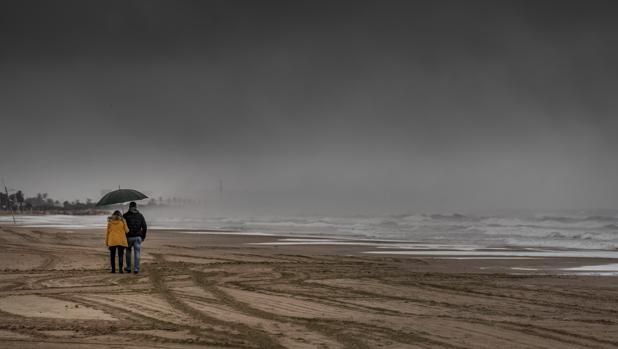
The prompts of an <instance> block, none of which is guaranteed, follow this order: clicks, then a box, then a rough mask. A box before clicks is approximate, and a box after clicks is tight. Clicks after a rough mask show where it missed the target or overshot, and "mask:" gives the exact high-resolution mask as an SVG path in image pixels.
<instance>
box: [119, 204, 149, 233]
mask: <svg viewBox="0 0 618 349" xmlns="http://www.w3.org/2000/svg"><path fill="white" fill-rule="evenodd" d="M123 217H124V220H125V221H127V227H129V232H128V233H127V237H136V236H140V237H141V238H142V240H146V230H147V229H148V226H147V225H146V220H145V219H144V216H143V215H142V214H141V213H140V212H139V211H138V210H137V209H136V208H132V209H129V211H128V212H127V213H125V214H124V215H123Z"/></svg>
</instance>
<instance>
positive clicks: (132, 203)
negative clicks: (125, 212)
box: [129, 201, 137, 207]
mask: <svg viewBox="0 0 618 349" xmlns="http://www.w3.org/2000/svg"><path fill="white" fill-rule="evenodd" d="M129 207H137V204H136V203H135V201H131V203H130V204H129Z"/></svg>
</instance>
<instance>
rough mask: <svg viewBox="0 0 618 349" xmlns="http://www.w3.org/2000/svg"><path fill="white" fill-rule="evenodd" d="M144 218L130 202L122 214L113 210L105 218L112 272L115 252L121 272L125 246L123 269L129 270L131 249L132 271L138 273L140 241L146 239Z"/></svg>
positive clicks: (113, 270) (114, 266)
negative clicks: (125, 262) (124, 265)
mask: <svg viewBox="0 0 618 349" xmlns="http://www.w3.org/2000/svg"><path fill="white" fill-rule="evenodd" d="M147 229H148V227H147V225H146V219H144V216H143V215H142V214H141V213H140V212H139V211H138V210H137V204H136V203H135V202H131V203H130V204H129V211H127V213H125V214H124V215H121V214H120V211H115V212H114V213H113V214H112V215H111V216H110V217H108V219H107V238H106V244H107V247H108V248H109V257H110V262H111V265H112V271H111V272H112V273H115V272H116V252H118V272H120V273H123V268H122V262H123V255H124V250H125V248H126V249H127V253H126V257H127V264H126V267H125V268H124V271H126V272H127V273H130V272H131V251H133V272H134V273H135V274H137V273H139V259H140V252H141V249H142V242H144V240H146V230H147Z"/></svg>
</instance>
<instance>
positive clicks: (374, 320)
mask: <svg viewBox="0 0 618 349" xmlns="http://www.w3.org/2000/svg"><path fill="white" fill-rule="evenodd" d="M276 240H277V237H273V236H246V235H229V234H227V235H218V234H207V235H203V234H184V233H174V232H170V231H156V230H154V231H151V232H149V235H148V239H147V240H146V241H145V242H144V244H143V254H142V270H141V272H140V273H139V274H137V275H135V274H111V273H109V266H108V263H109V259H108V258H109V257H108V252H107V249H106V247H105V246H104V241H105V239H104V231H103V229H100V230H96V229H90V230H75V231H72V232H67V231H66V230H63V229H50V228H24V227H13V226H10V225H8V224H5V225H4V226H3V227H1V232H0V251H1V252H0V268H1V269H2V270H1V272H0V347H2V348H107V347H117V348H204V347H206V348H283V347H284V348H361V349H362V348H616V347H618V277H615V276H581V275H564V274H561V273H559V272H547V271H548V270H560V269H561V268H576V267H578V266H581V265H595V264H604V263H606V264H609V263H612V262H613V263H615V260H613V261H612V260H611V259H605V260H603V259H591V258H587V259H583V258H534V259H443V258H434V257H432V256H406V255H379V254H366V253H364V252H366V251H368V250H369V249H368V248H367V246H362V245H361V246H354V245H260V244H256V243H263V242H272V241H276ZM374 250H375V249H374Z"/></svg>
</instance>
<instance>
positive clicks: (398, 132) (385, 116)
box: [0, 0, 618, 213]
mask: <svg viewBox="0 0 618 349" xmlns="http://www.w3.org/2000/svg"><path fill="white" fill-rule="evenodd" d="M616 18H618V7H617V6H616V5H613V2H611V1H608V2H595V1H577V2H569V1H529V2H524V1H518V2H506V1H486V2H472V1H426V2H424V3H423V2H420V1H415V2H412V1H399V2H398V1H391V2H389V1H372V2H363V1H354V2H351V1H341V2H337V1H280V2H273V1H254V0H251V1H233V0H232V1H230V0H224V1H124V0H123V1H109V0H106V1H40V2H34V1H13V2H11V1H3V2H2V4H1V9H0V117H1V121H2V125H1V126H0V127H1V130H2V136H1V137H0V146H1V147H2V150H3V151H2V159H1V160H0V175H1V176H3V177H4V178H5V180H6V181H7V184H8V185H9V187H12V188H17V189H23V190H24V191H25V192H26V194H27V195H33V194H35V193H36V192H39V191H41V192H48V193H49V194H50V195H51V196H52V197H54V198H58V199H61V200H63V199H69V200H72V199H76V198H79V199H82V200H83V199H85V198H86V197H90V198H93V199H97V198H98V197H99V195H100V190H102V189H106V188H113V187H116V186H118V185H121V186H122V187H131V188H135V189H138V190H143V191H146V192H149V193H150V194H152V195H154V196H159V195H162V196H186V197H193V198H196V199H205V198H207V197H209V196H212V195H213V193H215V192H216V190H217V185H218V181H219V180H223V183H224V190H225V192H226V195H229V197H234V198H235V200H237V201H238V202H242V204H243V205H244V206H243V207H245V208H249V209H252V208H255V210H256V212H257V211H258V208H259V210H261V211H268V212H273V213H277V212H291V211H298V212H310V211H311V212H320V211H327V212H331V211H332V212H335V211H338V212H358V213H362V212H402V211H406V212H407V211H443V210H450V211H471V210H482V209H490V208H600V207H610V208H611V207H616V206H617V205H618V161H617V157H616V155H617V150H618V140H617V138H618V118H617V113H616V112H617V111H618V86H617V83H618V70H617V69H618V68H617V66H616V62H618V21H616ZM264 208H267V209H264Z"/></svg>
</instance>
